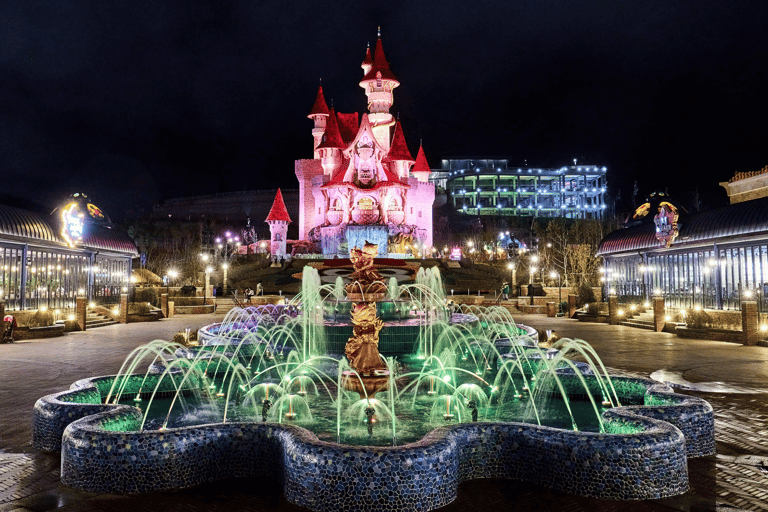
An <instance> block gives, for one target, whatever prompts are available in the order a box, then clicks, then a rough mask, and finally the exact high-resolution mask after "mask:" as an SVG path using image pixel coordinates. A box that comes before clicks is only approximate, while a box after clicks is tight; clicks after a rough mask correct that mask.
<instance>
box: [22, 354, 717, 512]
mask: <svg viewBox="0 0 768 512" xmlns="http://www.w3.org/2000/svg"><path fill="white" fill-rule="evenodd" d="M569 372H571V373H572V372H573V370H570V369H565V370H562V371H560V373H561V374H562V377H563V379H564V382H567V381H568V374H569ZM584 377H585V379H586V380H587V382H590V383H591V382H593V381H594V378H593V377H590V376H589V375H588V374H587V375H585V376H584ZM143 378H144V376H143V375H142V376H141V379H143ZM112 381H113V377H95V378H91V379H84V380H82V381H78V382H76V383H75V384H73V385H72V389H70V390H69V391H64V392H60V393H56V394H53V395H48V396H46V397H43V398H41V399H40V400H38V402H37V403H36V404H35V409H34V425H33V428H34V430H33V431H34V435H33V444H34V446H36V447H37V448H39V449H41V450H44V451H56V450H59V449H61V453H62V472H61V473H62V481H63V482H64V483H65V484H66V485H69V486H71V487H75V488H79V489H83V490H87V491H94V492H125V493H137V492H146V491H152V490H162V489H178V488H184V487H189V486H193V485H197V484H200V483H203V482H209V481H214V480H218V479H222V478H227V477H264V478H271V479H274V480H277V481H279V482H280V483H281V484H282V486H283V489H284V492H285V496H286V499H288V500H289V501H291V502H293V503H296V504H298V505H301V506H305V507H308V508H310V509H312V510H382V511H384V510H430V509H434V508H437V507H441V506H443V505H446V504H448V503H450V502H451V501H453V500H454V499H455V497H456V492H457V486H458V484H459V483H460V482H462V481H465V480H470V479H475V478H508V479H514V480H520V481H525V482H532V483H537V484H541V485H544V486H546V487H549V488H551V489H555V490H559V491H564V492H569V493H574V494H580V495H584V496H590V497H596V498H605V499H624V500H631V499H634V500H638V499H654V498H661V497H665V496H672V495H677V494H681V493H684V492H685V491H686V490H687V489H688V470H687V460H686V457H699V456H704V455H710V454H713V453H714V452H715V440H714V418H713V412H712V408H711V406H710V405H709V404H708V403H707V402H705V401H703V400H700V399H697V398H694V397H689V396H685V395H679V394H675V393H673V392H672V390H671V388H669V387H668V386H667V385H665V384H660V383H656V382H653V381H650V380H646V379H637V378H625V377H613V382H614V385H615V386H616V388H617V391H618V393H619V395H620V396H624V397H631V396H634V397H635V399H639V398H640V397H642V400H641V401H642V402H643V404H644V405H637V406H624V407H616V408H613V409H609V410H607V411H605V412H604V413H603V418H604V420H605V423H606V433H591V432H574V431H568V430H562V429H557V428H550V427H543V426H537V425H531V424H525V423H486V422H483V423H467V424H461V425H456V426H446V427H441V428H438V429H436V430H433V431H432V432H431V433H429V434H428V435H427V436H425V437H424V438H422V439H421V440H420V441H418V442H415V443H411V444H408V445H404V446H397V447H391V448H389V447H357V446H345V445H339V444H334V443H328V442H325V441H321V440H318V438H317V437H316V436H315V435H314V434H313V433H311V432H309V431H307V430H305V429H303V428H300V427H295V426H291V425H277V424H270V423H256V422H248V423H244V422H240V423H236V422H232V423H230V422H228V423H221V424H210V425H202V426H196V427H186V428H174V429H167V430H163V431H138V430H139V425H140V423H141V413H140V411H139V410H138V409H137V408H134V407H130V406H126V405H105V404H103V403H102V402H103V397H105V396H106V394H107V393H108V390H109V388H110V387H111V385H112ZM139 382H140V378H139V377H138V376H137V378H136V380H135V382H134V384H135V386H134V387H136V386H138V385H139V384H138V383H139ZM168 382H169V384H168V392H170V391H171V388H172V387H173V383H170V381H168ZM129 386H130V384H129ZM132 391H133V392H136V391H138V389H133V390H132Z"/></svg>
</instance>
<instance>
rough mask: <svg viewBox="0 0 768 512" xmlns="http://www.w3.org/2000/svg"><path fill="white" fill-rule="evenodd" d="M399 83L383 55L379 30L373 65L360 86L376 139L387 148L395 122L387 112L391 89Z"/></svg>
mask: <svg viewBox="0 0 768 512" xmlns="http://www.w3.org/2000/svg"><path fill="white" fill-rule="evenodd" d="M363 64H365V61H363ZM399 85H400V82H398V81H397V78H395V75H393V74H392V71H390V70H389V62H387V58H386V57H385V56H384V46H382V44H381V32H379V37H378V39H377V40H376V48H375V49H374V51H373V66H371V69H370V70H369V71H368V72H367V73H366V74H365V76H364V77H363V79H362V80H361V81H360V87H362V88H363V89H365V95H366V96H367V97H368V112H369V114H368V119H369V120H370V121H371V124H372V125H373V133H374V136H375V137H376V141H377V142H378V143H379V144H380V145H381V146H382V147H383V148H384V149H387V150H388V149H389V145H390V141H389V128H390V127H391V126H392V125H393V124H394V122H395V121H394V119H393V118H392V114H390V113H389V109H390V107H391V106H392V91H393V90H394V88H395V87H397V86H399Z"/></svg>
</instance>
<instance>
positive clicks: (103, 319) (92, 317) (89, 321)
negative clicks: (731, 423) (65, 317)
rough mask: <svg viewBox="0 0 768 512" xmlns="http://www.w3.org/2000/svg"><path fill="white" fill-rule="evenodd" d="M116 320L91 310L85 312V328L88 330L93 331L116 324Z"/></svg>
mask: <svg viewBox="0 0 768 512" xmlns="http://www.w3.org/2000/svg"><path fill="white" fill-rule="evenodd" d="M118 323H120V322H118V321H117V320H115V319H114V318H111V317H108V316H106V315H102V314H100V313H97V312H96V311H93V310H92V309H88V310H86V312H85V328H86V330H88V329H95V328H96V327H105V326H107V325H115V324H118Z"/></svg>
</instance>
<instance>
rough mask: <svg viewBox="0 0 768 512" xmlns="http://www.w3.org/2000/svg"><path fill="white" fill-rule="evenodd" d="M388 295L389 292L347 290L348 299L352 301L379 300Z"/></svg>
mask: <svg viewBox="0 0 768 512" xmlns="http://www.w3.org/2000/svg"><path fill="white" fill-rule="evenodd" d="M386 296H387V292H367V293H360V292H350V291H347V299H348V300H351V301H352V302H377V301H380V300H381V299H383V298H384V297H386Z"/></svg>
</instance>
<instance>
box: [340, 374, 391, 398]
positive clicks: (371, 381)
mask: <svg viewBox="0 0 768 512" xmlns="http://www.w3.org/2000/svg"><path fill="white" fill-rule="evenodd" d="M342 376H343V378H344V389H346V390H347V391H354V392H356V393H357V394H358V395H360V399H361V400H363V399H365V398H366V394H367V398H373V397H374V396H375V395H376V393H378V392H379V391H384V390H386V389H387V386H389V377H390V375H389V370H374V372H373V375H372V376H359V377H358V375H357V374H356V373H355V372H349V371H347V372H343V373H342Z"/></svg>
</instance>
